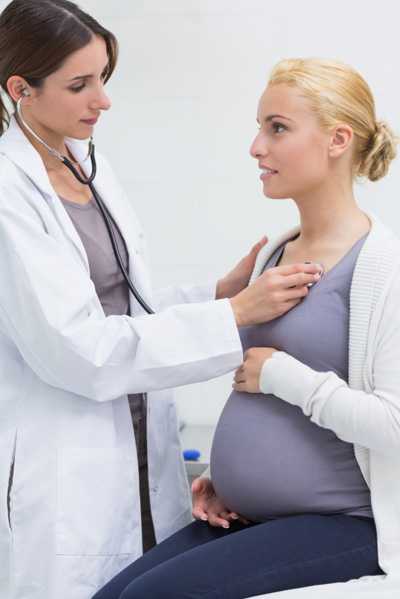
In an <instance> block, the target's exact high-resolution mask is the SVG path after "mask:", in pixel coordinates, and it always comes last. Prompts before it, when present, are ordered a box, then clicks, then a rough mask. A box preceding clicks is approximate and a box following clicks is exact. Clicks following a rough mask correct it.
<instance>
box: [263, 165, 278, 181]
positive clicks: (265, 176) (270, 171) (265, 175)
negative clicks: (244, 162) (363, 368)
mask: <svg viewBox="0 0 400 599" xmlns="http://www.w3.org/2000/svg"><path fill="white" fill-rule="evenodd" d="M259 169H260V170H261V175H260V179H263V180H265V179H269V178H270V177H272V176H273V175H276V174H278V171H276V170H274V169H273V168H270V167H269V166H267V165H263V164H259Z"/></svg>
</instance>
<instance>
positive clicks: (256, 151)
mask: <svg viewBox="0 0 400 599" xmlns="http://www.w3.org/2000/svg"><path fill="white" fill-rule="evenodd" d="M266 153H267V148H266V144H265V143H264V142H263V140H262V139H261V135H260V133H258V134H257V135H256V137H255V138H254V140H253V143H252V144H251V146H250V155H251V156H252V157H253V158H259V157H260V156H264V155H265V154H266Z"/></svg>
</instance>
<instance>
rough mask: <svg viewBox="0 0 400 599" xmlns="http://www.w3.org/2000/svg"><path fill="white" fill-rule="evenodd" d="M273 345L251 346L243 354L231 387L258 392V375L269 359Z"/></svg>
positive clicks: (248, 391) (274, 350)
mask: <svg viewBox="0 0 400 599" xmlns="http://www.w3.org/2000/svg"><path fill="white" fill-rule="evenodd" d="M276 351H278V350H277V349H275V348H274V347H252V348H250V349H248V350H247V351H246V352H245V354H244V360H243V364H242V365H241V366H239V368H238V369H237V370H236V372H235V379H234V381H235V382H234V383H233V385H232V387H233V388H234V389H235V391H244V392H245V393H260V391H261V389H260V375H261V370H262V367H263V365H264V362H265V361H266V360H269V359H270V358H271V356H272V354H273V353H274V352H276Z"/></svg>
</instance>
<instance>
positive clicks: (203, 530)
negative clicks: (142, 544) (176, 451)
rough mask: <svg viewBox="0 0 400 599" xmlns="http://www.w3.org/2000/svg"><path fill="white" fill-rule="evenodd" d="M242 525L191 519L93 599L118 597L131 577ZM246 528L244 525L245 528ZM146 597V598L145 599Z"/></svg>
mask: <svg viewBox="0 0 400 599" xmlns="http://www.w3.org/2000/svg"><path fill="white" fill-rule="evenodd" d="M243 528H245V527H244V526H243V525H242V524H240V523H238V522H234V523H232V524H231V528H230V529H228V530H226V529H224V528H215V527H212V526H210V525H209V524H207V523H206V522H200V521H196V522H192V524H189V525H188V526H185V527H184V528H182V529H181V530H179V531H178V532H176V533H175V534H173V535H171V536H170V537H168V538H167V539H165V541H162V543H159V544H158V545H156V546H155V547H153V548H152V549H151V550H150V551H147V552H146V553H145V554H144V555H143V556H142V557H140V558H139V559H137V560H136V561H134V562H133V563H132V564H130V565H129V566H128V567H127V568H125V569H124V570H122V571H121V572H120V573H119V574H117V576H115V577H114V578H113V579H112V580H110V582H109V583H108V584H106V585H105V586H104V587H103V588H102V589H101V590H100V591H98V592H97V593H96V595H95V596H94V597H93V599H119V597H120V595H121V593H122V591H123V590H124V589H125V588H126V587H127V586H128V585H129V583H131V582H132V581H133V580H135V579H136V578H138V577H139V576H141V575H142V574H144V573H145V572H147V571H149V570H151V569H153V568H154V567H155V566H158V565H159V564H161V563H163V562H166V561H167V560H170V559H171V558H173V557H175V556H177V555H180V554H182V553H184V552H186V551H188V550H189V549H193V548H195V547H199V546H201V545H203V544H204V543H209V542H211V541H215V540H218V539H222V538H224V537H226V536H228V535H230V534H231V533H234V532H237V531H239V530H242V529H243ZM246 528H247V527H246ZM149 599H150V598H149Z"/></svg>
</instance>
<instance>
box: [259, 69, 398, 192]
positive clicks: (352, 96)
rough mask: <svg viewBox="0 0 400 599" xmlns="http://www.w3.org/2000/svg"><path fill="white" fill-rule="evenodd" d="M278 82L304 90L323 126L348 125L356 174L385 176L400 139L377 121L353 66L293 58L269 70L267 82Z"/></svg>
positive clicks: (369, 95) (375, 177)
mask: <svg viewBox="0 0 400 599" xmlns="http://www.w3.org/2000/svg"><path fill="white" fill-rule="evenodd" d="M279 83H283V84H286V85H290V86H293V87H297V88H299V89H300V90H301V91H302V92H303V94H304V96H305V97H306V98H307V99H308V100H309V102H310V105H311V108H312V110H313V111H314V112H315V114H316V115H317V117H318V119H319V122H320V124H321V126H322V127H323V128H324V129H326V130H330V129H332V128H334V127H335V126H337V125H338V124H339V123H346V124H348V125H350V126H351V128H352V129H353V132H354V136H355V140H356V144H355V150H354V156H353V159H354V163H353V167H354V176H355V177H367V178H368V179H369V180H370V181H377V180H378V179H380V178H381V177H384V176H385V175H386V173H387V172H388V169H389V165H390V162H391V161H392V160H393V159H394V158H395V157H396V153H397V152H396V145H397V143H398V142H399V139H398V138H397V137H396V136H395V135H394V134H393V132H392V130H391V129H390V127H389V126H388V125H387V124H386V123H385V122H384V121H377V120H376V116H375V103H374V98H373V96H372V93H371V90H370V88H369V86H368V84H367V83H366V81H365V80H364V79H363V78H362V77H361V75H360V74H359V73H357V71H356V70H355V69H353V68H352V67H350V66H348V65H346V64H343V63H341V62H336V61H332V60H324V59H317V58H306V59H301V58H292V59H287V60H282V61H280V62H279V63H278V64H277V65H276V66H275V67H274V69H273V70H272V73H271V75H270V79H269V81H268V85H277V84H279Z"/></svg>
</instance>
